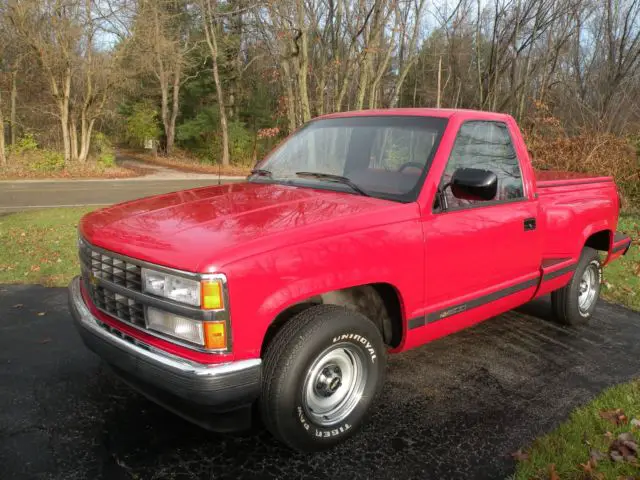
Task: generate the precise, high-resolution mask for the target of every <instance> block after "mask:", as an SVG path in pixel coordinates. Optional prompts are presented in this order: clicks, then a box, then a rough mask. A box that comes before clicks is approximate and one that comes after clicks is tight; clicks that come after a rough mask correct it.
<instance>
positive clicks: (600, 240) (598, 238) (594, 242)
mask: <svg viewBox="0 0 640 480" xmlns="http://www.w3.org/2000/svg"><path fill="white" fill-rule="evenodd" d="M610 242H611V230H601V231H600V232H596V233H594V234H592V235H591V236H590V237H589V238H587V241H586V242H585V243H584V246H585V247H591V248H593V249H595V250H601V251H603V252H608V251H609V245H610Z"/></svg>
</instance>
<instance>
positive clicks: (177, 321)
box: [147, 307, 204, 346]
mask: <svg viewBox="0 0 640 480" xmlns="http://www.w3.org/2000/svg"><path fill="white" fill-rule="evenodd" d="M147 328H149V329H151V330H155V331H156V332H161V333H164V334H166V335H171V336H172V337H177V338H180V339H182V340H186V341H188V342H191V343H196V344H198V345H203V346H204V329H203V328H202V322H201V321H199V320H193V319H191V318H186V317H181V316H180V315H174V314H173V313H169V312H165V311H163V310H157V309H155V308H153V307H148V308H147Z"/></svg>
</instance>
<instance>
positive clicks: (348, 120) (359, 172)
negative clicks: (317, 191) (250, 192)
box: [251, 116, 446, 202]
mask: <svg viewBox="0 0 640 480" xmlns="http://www.w3.org/2000/svg"><path fill="white" fill-rule="evenodd" d="M445 125H446V119H444V118H435V117H412V116H375V117H374V116H372V117H345V118H335V119H324V120H315V121H312V122H310V123H308V124H307V125H305V126H304V127H302V128H301V129H300V130H298V131H297V132H296V133H294V134H293V135H292V136H291V137H289V138H288V139H287V140H286V141H285V142H284V143H283V144H282V145H280V147H279V148H278V149H277V150H275V151H274V152H273V153H272V154H271V155H270V156H269V157H268V158H267V159H266V160H265V161H263V162H262V163H261V164H260V165H259V170H256V171H255V172H256V173H255V174H254V175H253V176H252V177H251V181H257V182H275V183H286V184H293V185H299V186H307V187H313V188H327V189H332V190H340V191H345V192H352V193H354V194H366V195H371V196H374V197H379V198H387V199H390V200H398V201H404V202H409V201H413V200H415V199H416V198H417V196H418V193H419V192H420V188H421V187H422V183H423V181H424V178H425V176H426V174H427V172H428V169H429V166H430V164H431V160H432V158H433V155H434V153H435V152H436V150H437V148H438V143H439V142H440V137H441V136H442V132H443V131H444V128H445ZM340 177H344V178H340Z"/></svg>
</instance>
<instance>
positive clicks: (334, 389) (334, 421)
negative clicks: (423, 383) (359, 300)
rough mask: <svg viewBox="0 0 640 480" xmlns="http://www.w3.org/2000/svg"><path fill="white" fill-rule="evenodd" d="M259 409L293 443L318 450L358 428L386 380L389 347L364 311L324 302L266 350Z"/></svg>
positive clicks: (267, 422)
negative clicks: (387, 347) (387, 350)
mask: <svg viewBox="0 0 640 480" xmlns="http://www.w3.org/2000/svg"><path fill="white" fill-rule="evenodd" d="M263 365H264V369H263V382H262V394H261V397H260V411H261V414H262V418H263V421H264V423H265V425H266V427H267V429H268V430H269V431H270V432H271V433H272V434H273V435H274V436H275V437H276V438H278V439H279V440H281V441H282V442H284V443H285V444H286V445H288V446H289V447H291V448H293V449H295V450H300V451H319V450H325V449H328V448H331V447H333V446H334V445H336V444H338V443H340V442H342V441H344V440H346V439H347V438H349V437H350V436H351V435H353V434H354V433H355V432H356V431H357V430H358V428H359V427H360V426H361V425H362V423H363V422H364V421H365V419H366V416H367V413H368V411H369V410H370V407H371V405H372V404H373V402H374V400H375V399H376V397H377V396H378V394H379V392H380V390H381V388H382V384H383V381H384V374H385V367H386V348H385V345H384V342H383V341H382V337H381V335H380V332H379V330H378V328H377V327H376V326H375V325H374V323H373V322H372V321H371V320H369V319H368V318H367V317H365V316H364V315H362V314H360V313H358V312H353V311H351V310H347V309H346V308H343V307H338V306H335V305H318V306H315V307H311V308H309V309H307V310H304V311H303V312H301V313H299V314H298V315H296V316H295V317H294V318H292V319H291V320H289V322H287V324H285V325H284V327H282V329H281V330H280V331H279V332H278V334H277V335H276V337H275V338H274V339H273V341H272V342H271V344H270V345H269V346H268V348H267V351H266V353H265V356H264V363H263Z"/></svg>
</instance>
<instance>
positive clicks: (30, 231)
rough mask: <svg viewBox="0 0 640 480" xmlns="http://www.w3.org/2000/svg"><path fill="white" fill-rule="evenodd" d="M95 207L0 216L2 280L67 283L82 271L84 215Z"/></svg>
mask: <svg viewBox="0 0 640 480" xmlns="http://www.w3.org/2000/svg"><path fill="white" fill-rule="evenodd" d="M93 209H94V208H89V207H86V208H51V209H47V210H38V211H31V212H25V213H14V214H9V215H5V216H0V284H1V283H40V284H42V285H47V286H65V285H67V284H68V283H69V281H71V279H72V278H73V277H74V275H77V274H78V272H79V271H80V265H79V263H78V253H77V248H76V237H77V233H76V232H77V225H78V221H79V220H80V217H82V215H84V214H85V213H87V212H89V211H91V210H93Z"/></svg>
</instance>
